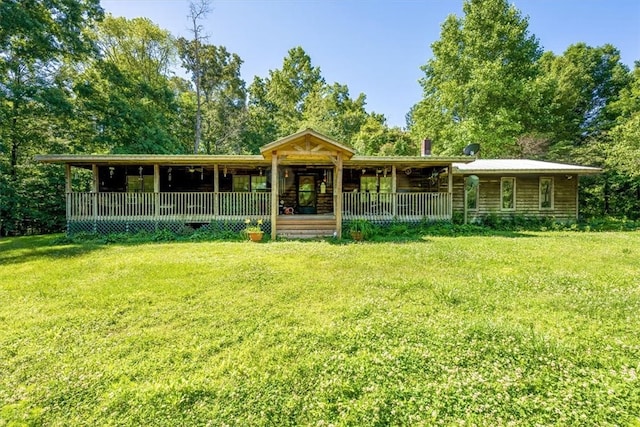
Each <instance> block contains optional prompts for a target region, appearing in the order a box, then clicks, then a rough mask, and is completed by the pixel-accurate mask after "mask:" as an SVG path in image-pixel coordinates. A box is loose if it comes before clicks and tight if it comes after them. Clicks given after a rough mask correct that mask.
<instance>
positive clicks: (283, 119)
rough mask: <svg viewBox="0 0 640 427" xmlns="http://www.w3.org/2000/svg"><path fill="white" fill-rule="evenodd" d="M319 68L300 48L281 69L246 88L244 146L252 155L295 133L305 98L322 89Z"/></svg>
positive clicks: (291, 54) (300, 121)
mask: <svg viewBox="0 0 640 427" xmlns="http://www.w3.org/2000/svg"><path fill="white" fill-rule="evenodd" d="M324 83H325V82H324V79H323V78H322V76H321V74H320V68H318V67H314V66H313V65H311V58H310V57H309V55H307V53H306V52H305V51H304V50H303V49H302V48H301V47H296V48H293V49H290V50H289V53H288V56H286V57H285V58H284V62H283V65H282V68H281V69H277V70H270V71H269V77H267V78H264V79H263V78H260V77H255V78H254V81H253V83H252V84H251V86H249V120H250V123H249V125H248V129H247V133H246V134H245V141H246V142H245V143H246V145H247V146H248V147H250V149H251V150H252V151H256V150H257V149H258V147H260V146H261V145H264V144H266V143H268V142H271V141H274V140H275V139H277V138H280V137H283V136H286V135H289V134H291V133H294V132H296V131H298V130H299V127H300V124H301V123H302V121H303V113H304V103H305V100H306V99H307V97H308V96H309V95H310V94H311V93H313V92H314V91H318V90H319V89H318V88H319V87H320V86H322V85H324Z"/></svg>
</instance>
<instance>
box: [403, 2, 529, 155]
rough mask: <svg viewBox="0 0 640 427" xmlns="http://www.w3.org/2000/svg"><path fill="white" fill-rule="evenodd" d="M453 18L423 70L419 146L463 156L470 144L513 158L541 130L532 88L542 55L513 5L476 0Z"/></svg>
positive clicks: (417, 111) (415, 117)
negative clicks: (429, 143) (520, 142)
mask: <svg viewBox="0 0 640 427" xmlns="http://www.w3.org/2000/svg"><path fill="white" fill-rule="evenodd" d="M463 11H464V15H465V16H464V18H457V17H455V16H453V15H450V16H449V17H448V18H447V19H446V21H445V22H444V24H443V25H442V33H441V38H440V40H438V41H436V42H434V43H433V45H432V50H433V59H431V60H429V62H428V63H427V64H426V65H425V66H424V67H423V71H424V72H425V77H424V78H423V79H422V80H421V84H422V87H423V91H424V97H423V100H422V101H421V102H420V103H418V104H417V105H416V106H415V107H414V108H413V110H412V112H411V115H412V118H411V123H412V133H413V134H414V136H415V137H416V139H422V138H424V137H430V138H432V139H434V141H435V142H436V143H437V144H436V147H434V148H435V149H436V150H438V151H440V152H442V153H445V154H460V153H461V152H462V148H463V147H464V146H465V145H466V144H468V143H470V142H480V143H482V145H483V148H482V149H483V153H484V154H483V155H484V156H485V157H492V156H496V155H504V154H514V153H515V151H516V138H517V136H519V135H522V134H525V133H528V132H531V131H533V130H534V127H533V124H532V123H533V118H534V116H535V113H536V111H535V108H534V105H532V101H531V96H530V95H531V84H532V82H533V80H534V78H535V76H536V65H535V63H536V61H537V60H538V58H539V57H540V55H541V50H540V47H539V45H538V41H537V40H536V38H535V37H534V36H532V35H530V34H529V31H528V22H527V19H526V18H523V17H522V16H521V14H520V12H519V11H518V10H517V9H515V7H514V6H512V5H510V4H509V3H508V2H507V1H506V0H469V1H465V3H464V6H463Z"/></svg>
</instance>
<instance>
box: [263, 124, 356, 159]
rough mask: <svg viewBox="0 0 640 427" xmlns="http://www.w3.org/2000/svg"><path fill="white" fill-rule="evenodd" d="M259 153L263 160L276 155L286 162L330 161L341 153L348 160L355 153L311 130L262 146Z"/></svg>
mask: <svg viewBox="0 0 640 427" xmlns="http://www.w3.org/2000/svg"><path fill="white" fill-rule="evenodd" d="M260 153H261V154H262V155H263V156H264V158H265V159H270V158H271V157H272V156H273V154H274V153H277V154H278V157H286V158H287V159H288V160H301V161H304V160H317V159H318V158H322V157H324V158H328V159H331V158H335V157H336V156H337V155H338V153H342V156H343V157H344V158H345V159H350V158H351V157H353V155H354V154H355V153H356V152H355V150H354V149H352V148H350V147H347V146H346V145H343V144H340V143H339V142H336V141H334V140H332V139H330V138H328V137H326V136H325V135H322V134H321V133H318V132H316V131H314V130H313V129H305V130H303V131H301V132H298V133H294V134H293V135H289V136H286V137H284V138H281V139H279V140H277V141H274V142H271V143H269V144H267V145H264V146H263V147H262V148H260Z"/></svg>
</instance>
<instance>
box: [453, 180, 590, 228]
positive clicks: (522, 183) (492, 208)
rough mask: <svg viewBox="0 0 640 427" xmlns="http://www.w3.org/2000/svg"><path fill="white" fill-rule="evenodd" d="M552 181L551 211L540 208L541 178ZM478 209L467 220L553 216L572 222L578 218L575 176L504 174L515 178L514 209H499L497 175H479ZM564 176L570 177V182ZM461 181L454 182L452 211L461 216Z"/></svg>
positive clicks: (470, 213) (462, 210)
mask: <svg viewBox="0 0 640 427" xmlns="http://www.w3.org/2000/svg"><path fill="white" fill-rule="evenodd" d="M543 176H544V177H550V178H553V192H554V197H553V199H554V203H553V208H552V209H540V187H539V182H540V177H543ZM478 177H479V178H480V182H479V186H480V187H479V197H478V209H477V210H470V211H468V213H467V215H468V220H469V221H473V220H474V218H478V217H484V216H487V215H497V216H499V217H506V216H513V215H522V216H525V217H538V218H544V217H553V218H555V219H558V220H561V221H567V220H574V219H576V215H577V205H576V200H577V198H576V195H577V181H578V176H577V175H564V174H555V175H554V174H544V175H504V177H515V178H516V188H515V192H516V207H515V210H501V209H500V180H501V178H503V176H500V175H478ZM567 177H570V178H569V179H568V178H567ZM464 188H465V186H464V178H463V177H462V176H459V175H458V176H455V177H454V180H453V211H454V212H456V213H460V214H464Z"/></svg>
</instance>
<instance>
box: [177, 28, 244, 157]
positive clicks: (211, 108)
mask: <svg viewBox="0 0 640 427" xmlns="http://www.w3.org/2000/svg"><path fill="white" fill-rule="evenodd" d="M177 43H178V52H179V55H180V58H181V59H182V66H183V67H184V68H186V69H187V70H188V71H189V72H190V73H191V74H192V76H194V77H193V78H192V80H194V81H195V80H196V77H197V80H198V81H199V82H200V83H199V84H200V93H201V97H202V101H201V103H200V104H201V107H200V109H201V115H202V118H201V122H202V124H201V127H202V130H201V133H202V136H203V138H202V140H203V144H201V146H200V148H199V150H200V151H204V152H205V153H207V154H220V153H229V152H236V153H237V152H241V151H242V147H241V146H240V145H241V144H240V141H241V133H242V129H243V124H244V122H245V119H246V97H247V94H246V88H245V82H244V80H242V78H241V77H240V66H241V65H242V60H241V59H240V57H239V56H238V55H237V54H235V53H234V54H231V53H229V52H228V51H227V49H226V48H225V47H224V46H214V45H209V44H200V45H199V46H197V44H196V43H195V41H193V40H186V39H184V38H179V39H178V41H177ZM196 48H197V50H198V54H197V55H198V57H199V64H200V65H199V66H196ZM197 67H198V68H197ZM196 122H197V116H196Z"/></svg>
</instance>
